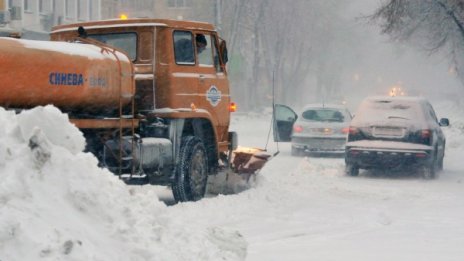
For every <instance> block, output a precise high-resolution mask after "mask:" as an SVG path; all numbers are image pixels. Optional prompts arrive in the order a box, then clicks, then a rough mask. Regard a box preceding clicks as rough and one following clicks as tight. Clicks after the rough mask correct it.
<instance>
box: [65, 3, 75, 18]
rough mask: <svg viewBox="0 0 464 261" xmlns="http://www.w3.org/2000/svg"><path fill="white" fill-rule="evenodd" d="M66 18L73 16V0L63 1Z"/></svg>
mask: <svg viewBox="0 0 464 261" xmlns="http://www.w3.org/2000/svg"><path fill="white" fill-rule="evenodd" d="M64 3H65V12H66V18H74V5H73V3H74V1H72V0H66V1H65V2H64Z"/></svg>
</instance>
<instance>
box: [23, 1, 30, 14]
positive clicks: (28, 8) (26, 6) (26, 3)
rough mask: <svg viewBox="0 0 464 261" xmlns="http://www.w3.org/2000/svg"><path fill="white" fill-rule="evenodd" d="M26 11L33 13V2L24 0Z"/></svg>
mask: <svg viewBox="0 0 464 261" xmlns="http://www.w3.org/2000/svg"><path fill="white" fill-rule="evenodd" d="M24 11H27V12H32V3H31V0H24Z"/></svg>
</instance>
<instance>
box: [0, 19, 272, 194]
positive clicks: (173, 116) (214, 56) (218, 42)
mask: <svg viewBox="0 0 464 261" xmlns="http://www.w3.org/2000/svg"><path fill="white" fill-rule="evenodd" d="M50 36H51V41H32V40H22V39H12V38H2V37H0V58H1V59H0V81H1V82H2V86H4V87H5V88H2V89H0V106H3V107H5V108H7V109H16V108H31V107H34V106H38V105H46V104H54V105H55V106H57V107H59V108H60V109H61V110H62V111H63V112H66V113H68V115H69V117H70V119H71V121H72V122H73V123H74V124H75V125H76V126H77V127H78V128H80V130H81V131H82V132H83V133H84V135H85V137H86V140H87V150H88V151H91V152H92V153H94V154H95V155H96V156H97V158H98V159H99V162H100V164H101V165H102V166H104V167H107V168H108V169H110V170H111V171H112V172H114V173H115V174H118V175H120V177H122V178H123V179H124V180H125V181H126V182H127V183H132V184H133V183H136V184H147V183H148V184H158V185H171V188H172V191H173V194H174V198H175V199H176V200H177V201H193V200H198V199H201V198H202V197H203V196H204V195H205V192H206V186H207V179H208V175H214V174H218V173H220V172H221V171H223V170H224V169H228V170H232V171H233V172H235V173H240V172H242V173H247V175H249V174H250V173H254V172H256V171H258V170H259V169H260V168H261V167H262V166H263V164H264V162H266V160H267V158H268V157H267V156H266V155H263V154H260V155H258V154H257V153H255V152H253V151H240V152H237V153H236V152H235V151H234V150H235V149H236V148H237V135H236V134H235V133H234V132H229V125H230V111H229V107H230V105H231V104H232V103H231V101H230V92H229V82H228V78H227V71H226V66H225V65H226V62H227V48H226V43H225V41H223V40H222V39H221V38H220V37H219V36H218V33H217V32H216V30H215V29H214V27H213V26H212V25H211V24H208V23H202V22H193V21H177V20H168V19H129V20H106V21H92V22H84V23H77V24H69V25H60V26H56V27H54V28H53V29H52V32H51V34H50ZM30 73H33V74H34V77H29V74H30ZM236 154H237V155H240V157H235V159H234V156H235V155H236ZM249 161H253V164H247V162H249Z"/></svg>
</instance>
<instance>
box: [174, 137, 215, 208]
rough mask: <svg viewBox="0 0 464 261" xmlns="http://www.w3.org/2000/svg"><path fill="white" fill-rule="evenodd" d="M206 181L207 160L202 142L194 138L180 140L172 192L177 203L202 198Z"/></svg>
mask: <svg viewBox="0 0 464 261" xmlns="http://www.w3.org/2000/svg"><path fill="white" fill-rule="evenodd" d="M207 179H208V159H207V154H206V150H205V146H204V145H203V142H202V141H201V140H200V139H199V138H197V137H194V136H188V137H185V138H183V139H182V143H181V148H180V153H179V158H178V161H177V164H176V175H175V180H174V182H173V184H172V192H173V195H174V199H175V200H176V201H177V202H184V201H197V200H200V199H202V198H203V197H204V195H205V192H206V182H207Z"/></svg>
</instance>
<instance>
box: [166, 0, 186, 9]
mask: <svg viewBox="0 0 464 261" xmlns="http://www.w3.org/2000/svg"><path fill="white" fill-rule="evenodd" d="M167 1H168V2H167V5H168V7H170V8H188V7H191V0H167Z"/></svg>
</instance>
